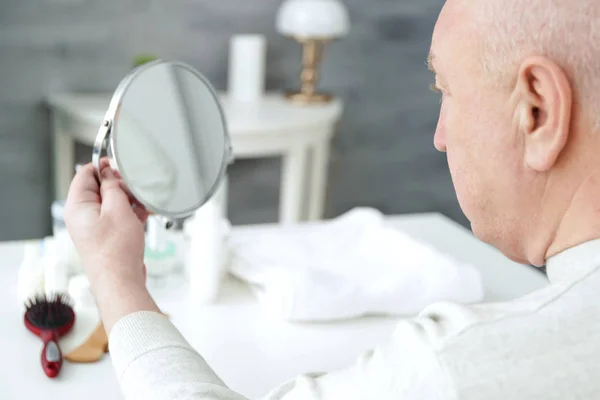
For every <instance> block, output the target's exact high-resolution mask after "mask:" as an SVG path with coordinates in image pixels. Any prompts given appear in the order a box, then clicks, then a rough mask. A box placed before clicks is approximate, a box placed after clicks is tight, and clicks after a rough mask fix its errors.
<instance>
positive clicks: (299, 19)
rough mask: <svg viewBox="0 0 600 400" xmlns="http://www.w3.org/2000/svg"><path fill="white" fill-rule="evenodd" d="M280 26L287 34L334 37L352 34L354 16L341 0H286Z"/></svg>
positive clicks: (280, 15) (281, 11)
mask: <svg viewBox="0 0 600 400" xmlns="http://www.w3.org/2000/svg"><path fill="white" fill-rule="evenodd" d="M276 26H277V31H278V32H279V33H281V34H282V35H286V36H294V37H303V38H331V37H339V36H344V35H346V34H347V33H348V30H349V28H350V18H349V17H348V11H347V10H346V7H345V6H344V4H343V3H342V2H341V1H339V0H284V2H283V3H282V5H281V7H280V8H279V11H278V13H277V23H276Z"/></svg>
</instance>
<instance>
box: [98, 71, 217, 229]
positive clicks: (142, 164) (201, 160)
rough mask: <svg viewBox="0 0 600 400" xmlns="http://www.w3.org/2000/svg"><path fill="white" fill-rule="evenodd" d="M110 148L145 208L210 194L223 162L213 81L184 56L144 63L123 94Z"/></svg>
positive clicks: (174, 211)
mask: <svg viewBox="0 0 600 400" xmlns="http://www.w3.org/2000/svg"><path fill="white" fill-rule="evenodd" d="M118 95H119V94H117V95H116V96H118ZM111 153H112V154H111ZM109 156H113V157H114V160H113V162H114V167H116V168H115V169H118V172H119V173H120V175H121V177H122V178H123V180H124V182H125V183H126V184H127V187H128V189H129V191H130V192H131V194H132V195H133V196H134V197H135V198H136V199H137V200H138V201H139V202H140V203H142V204H144V205H145V206H146V207H147V208H148V209H149V210H151V211H153V212H155V213H157V214H161V215H165V216H170V217H177V216H184V215H188V214H190V213H192V212H193V211H195V210H196V209H197V208H198V207H199V206H201V205H202V204H203V203H204V202H205V201H206V200H207V199H208V198H209V197H210V196H211V195H212V194H213V192H214V190H215V189H216V187H217V185H218V183H219V181H220V179H221V178H222V175H223V173H224V169H225V165H226V164H227V162H228V160H227V158H228V138H227V133H226V126H225V121H224V117H223V114H222V111H221V108H220V106H219V103H218V101H217V99H216V95H215V93H214V91H213V89H212V88H211V87H210V85H209V84H208V83H207V82H206V80H205V79H203V78H202V77H201V76H200V75H199V74H198V73H197V72H195V71H194V70H192V69H191V68H189V67H187V66H186V65H184V64H178V63H165V62H158V63H152V64H150V65H145V66H143V67H141V69H140V70H139V71H138V72H136V73H134V74H133V75H132V77H131V78H130V79H129V80H128V81H127V83H126V84H125V85H124V90H123V93H122V94H120V102H119V105H118V107H117V109H116V113H115V116H114V119H113V124H112V128H111V132H110V146H109Z"/></svg>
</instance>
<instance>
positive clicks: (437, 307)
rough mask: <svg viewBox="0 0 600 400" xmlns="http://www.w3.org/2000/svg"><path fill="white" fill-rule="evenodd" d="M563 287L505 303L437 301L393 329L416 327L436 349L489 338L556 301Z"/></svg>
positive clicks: (553, 287)
mask: <svg viewBox="0 0 600 400" xmlns="http://www.w3.org/2000/svg"><path fill="white" fill-rule="evenodd" d="M563 289H564V288H561V287H559V286H554V285H548V286H547V287H546V288H543V289H541V290H538V291H536V292H533V293H531V294H528V295H526V296H523V297H520V298H517V299H514V300H511V301H507V302H496V303H480V304H458V303H454V302H437V303H434V304H432V305H430V306H428V307H426V308H425V309H424V310H423V311H422V312H421V313H419V315H418V316H417V317H416V318H413V319H410V320H404V321H402V322H401V323H400V324H399V325H398V327H397V329H396V334H399V333H401V332H402V331H403V330H406V329H417V330H418V331H420V333H421V334H422V336H423V339H424V340H426V341H427V342H428V343H429V345H431V346H433V347H434V348H435V349H436V350H442V349H445V348H447V347H449V346H452V345H453V344H455V343H456V342H458V341H461V340H466V341H472V340H473V336H476V335H484V336H488V337H489V335H494V332H496V331H498V332H499V331H502V330H503V329H502V327H503V326H505V325H507V326H511V325H512V324H520V320H521V319H522V318H525V319H528V318H529V319H531V318H532V317H534V316H535V315H536V314H538V313H539V312H540V311H541V310H543V309H544V308H545V307H546V306H548V305H549V304H552V303H553V302H555V301H557V299H559V298H560V296H561V294H562V292H563ZM532 321H533V320H532ZM473 344H474V343H473Z"/></svg>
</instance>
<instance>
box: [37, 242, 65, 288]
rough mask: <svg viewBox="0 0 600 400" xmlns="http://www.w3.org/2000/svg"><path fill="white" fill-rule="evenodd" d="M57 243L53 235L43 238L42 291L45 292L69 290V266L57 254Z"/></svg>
mask: <svg viewBox="0 0 600 400" xmlns="http://www.w3.org/2000/svg"><path fill="white" fill-rule="evenodd" d="M57 248H58V244H57V243H56V241H55V240H54V238H53V237H51V236H50V237H47V238H44V254H42V265H43V267H44V291H45V292H46V294H48V295H50V294H54V293H67V292H68V290H69V268H68V265H67V263H66V262H65V261H64V260H61V259H60V257H59V256H58V249H57Z"/></svg>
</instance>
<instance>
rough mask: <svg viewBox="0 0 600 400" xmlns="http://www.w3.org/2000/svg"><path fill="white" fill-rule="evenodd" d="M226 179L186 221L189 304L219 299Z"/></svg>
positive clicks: (222, 272)
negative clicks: (188, 239)
mask: <svg viewBox="0 0 600 400" xmlns="http://www.w3.org/2000/svg"><path fill="white" fill-rule="evenodd" d="M226 190H227V179H224V181H223V182H222V184H221V187H220V189H219V190H218V191H217V193H215V195H214V196H213V197H212V198H211V199H210V200H209V201H208V202H207V203H206V204H204V205H203V206H202V207H200V208H199V209H198V210H197V211H196V212H195V214H194V216H193V217H192V218H191V219H190V220H189V221H188V224H187V226H186V230H187V233H188V234H189V238H190V241H189V250H188V254H187V260H186V265H185V266H186V273H187V278H188V284H189V297H190V300H191V302H192V303H193V304H207V303H214V302H215V301H216V299H217V297H218V295H219V289H220V287H221V281H222V279H223V275H224V273H225V270H224V259H223V250H224V230H223V226H224V223H223V222H224V220H225V215H226V211H225V208H226V204H227V200H226V198H227V192H226Z"/></svg>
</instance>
